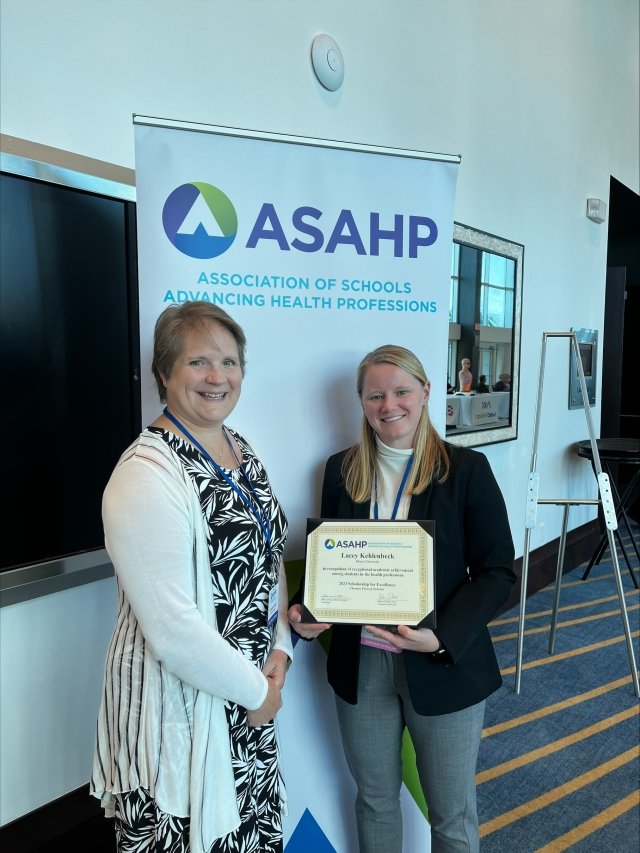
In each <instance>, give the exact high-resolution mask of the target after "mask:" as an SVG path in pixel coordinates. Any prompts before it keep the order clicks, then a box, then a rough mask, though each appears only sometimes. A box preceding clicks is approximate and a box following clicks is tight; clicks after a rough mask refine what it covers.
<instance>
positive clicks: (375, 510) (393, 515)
mask: <svg viewBox="0 0 640 853" xmlns="http://www.w3.org/2000/svg"><path fill="white" fill-rule="evenodd" d="M412 464H413V453H412V454H411V456H410V457H409V461H408V462H407V465H406V468H405V469H404V474H403V475H402V480H401V482H400V486H399V488H398V494H397V495H396V500H395V503H394V505H393V512H392V513H391V520H392V521H395V518H396V515H397V514H398V507H399V506H400V500H401V498H402V493H403V492H404V487H405V485H406V483H407V477H408V476H409V471H410V470H411V466H412ZM374 483H375V486H374V488H375V493H376V500H375V503H374V505H373V517H374V518H375V519H376V521H377V520H378V475H377V473H376V474H375V475H374Z"/></svg>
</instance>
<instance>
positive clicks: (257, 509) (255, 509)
mask: <svg viewBox="0 0 640 853" xmlns="http://www.w3.org/2000/svg"><path fill="white" fill-rule="evenodd" d="M163 414H164V415H165V417H166V418H168V419H169V420H170V421H171V423H172V424H174V425H175V426H177V427H178V429H179V430H180V432H181V433H182V434H183V435H186V437H187V438H188V439H189V441H190V442H191V444H193V445H194V446H195V447H197V448H198V450H199V451H200V453H202V455H203V456H204V457H205V458H206V459H208V460H209V462H210V463H211V465H212V466H213V469H214V471H215V472H216V473H217V474H218V476H219V477H221V478H222V479H223V480H224V481H225V483H227V485H229V486H231V488H232V489H233V491H234V492H235V493H236V494H237V495H239V497H240V498H241V499H242V501H243V503H244V504H245V505H246V506H247V507H248V508H249V509H250V510H251V512H252V513H253V515H254V517H255V519H256V521H257V522H258V524H259V526H260V530H262V533H263V535H264V538H265V541H266V543H267V549H268V551H269V556H271V525H270V524H269V516H268V515H267V512H266V510H265V508H264V507H263V506H262V504H261V503H260V498H259V497H258V495H257V494H256V490H255V489H254V488H253V484H252V482H251V480H250V479H249V477H248V475H247V472H246V471H245V468H244V465H243V464H242V463H241V462H240V460H239V459H238V455H237V453H236V451H235V448H234V446H233V444H232V443H231V440H230V439H229V435H228V433H227V430H226V428H225V427H224V425H223V427H222V433H223V435H224V437H225V438H226V440H227V444H228V445H229V447H230V448H231V452H232V453H233V455H234V457H235V460H236V462H237V463H238V468H239V470H240V473H241V474H242V476H243V478H244V480H245V482H246V484H247V486H248V487H249V491H250V492H251V496H252V498H253V500H252V499H251V498H249V497H248V496H247V495H246V494H245V493H244V492H243V491H242V489H239V488H238V486H237V485H236V484H235V483H234V482H233V480H232V479H231V478H230V477H228V476H227V475H226V474H225V472H224V471H223V470H222V468H221V467H220V466H219V465H218V463H217V462H216V461H215V459H214V458H213V457H212V456H211V454H210V453H208V452H207V451H206V450H205V449H204V447H203V446H202V445H201V444H200V442H199V441H198V439H197V438H195V437H194V436H193V435H191V433H190V432H189V431H188V430H187V429H186V427H185V426H183V424H181V423H180V421H179V420H178V419H177V418H176V417H175V416H174V415H172V414H171V412H170V411H169V407H168V406H165V408H164V411H163Z"/></svg>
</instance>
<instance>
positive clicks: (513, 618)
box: [489, 587, 640, 628]
mask: <svg viewBox="0 0 640 853" xmlns="http://www.w3.org/2000/svg"><path fill="white" fill-rule="evenodd" d="M563 589H564V587H563ZM624 595H625V598H628V597H629V596H631V595H633V596H635V595H640V590H637V589H632V590H629V591H628V592H625V594H624ZM609 601H618V596H617V595H606V596H605V597H604V598H594V599H593V601H580V602H578V603H577V604H566V605H564V607H559V608H558V613H564V612H565V611H567V610H579V609H580V608H584V607H592V606H593V605H595V604H606V603H607V602H609ZM552 613H553V608H552V607H550V608H549V609H548V610H538V611H537V612H536V613H525V622H526V621H527V619H541V618H542V617H543V616H551V614H552ZM519 621H520V615H518V616H510V617H509V618H508V619H494V621H493V622H491V623H490V624H489V627H490V628H494V627H498V626H500V625H513V624H514V623H517V622H519Z"/></svg>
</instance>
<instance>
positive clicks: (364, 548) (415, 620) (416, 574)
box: [302, 518, 436, 628]
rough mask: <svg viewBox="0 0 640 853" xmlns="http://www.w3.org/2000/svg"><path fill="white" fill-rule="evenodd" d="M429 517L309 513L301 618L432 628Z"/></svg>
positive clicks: (431, 528)
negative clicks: (403, 518) (357, 517)
mask: <svg viewBox="0 0 640 853" xmlns="http://www.w3.org/2000/svg"><path fill="white" fill-rule="evenodd" d="M434 533H435V522H434V521H387V520H380V521H374V520H367V521H363V520H358V521H354V520H350V521H342V520H337V519H323V518H309V519H307V547H306V556H305V564H306V567H305V582H304V598H303V608H302V614H303V615H302V621H303V622H331V623H345V624H355V625H409V626H411V627H416V626H418V625H420V626H421V627H423V626H424V627H429V628H434V627H435V625H436V614H435V562H434V561H435V553H434V545H433V542H434Z"/></svg>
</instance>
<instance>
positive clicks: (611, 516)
mask: <svg viewBox="0 0 640 853" xmlns="http://www.w3.org/2000/svg"><path fill="white" fill-rule="evenodd" d="M547 338H569V339H570V346H572V347H573V352H574V355H575V360H576V364H577V369H578V378H579V380H580V389H581V392H582V404H583V407H584V413H585V417H586V419H587V428H588V430H589V440H590V443H591V451H592V454H593V467H594V471H595V473H596V477H597V480H598V489H599V493H600V498H599V499H598V498H582V499H581V498H539V497H538V486H539V475H538V472H537V471H536V462H537V456H538V437H539V433H540V411H541V406H542V386H543V383H544V368H545V359H546V351H547ZM538 504H554V505H555V506H563V507H564V516H563V521H562V535H561V536H560V547H559V550H558V564H557V567H556V584H555V594H554V599H553V614H552V617H551V631H550V634H549V654H553V646H554V641H555V632H556V621H557V615H558V607H559V604H560V585H561V583H562V568H563V564H564V552H565V545H566V540H567V527H568V522H569V507H570V506H579V505H589V504H594V505H600V506H601V507H602V511H603V513H604V520H605V526H606V530H607V538H608V541H609V548H610V551H611V560H612V562H613V573H614V577H615V580H616V587H617V590H618V599H619V602H620V610H621V612H622V622H623V625H624V633H625V638H626V641H627V652H628V655H629V665H630V667H631V680H632V682H633V687H634V691H635V694H636V696H637V697H638V698H640V685H639V684H638V670H637V667H636V660H635V655H634V652H633V643H632V639H631V629H630V627H629V616H628V613H627V605H626V602H625V600H624V590H623V588H622V578H621V576H620V566H619V564H618V553H617V550H616V544H615V541H614V536H613V531H614V530H617V528H618V520H617V517H616V511H615V507H614V504H613V499H612V496H611V486H610V483H609V477H608V475H607V474H605V473H604V472H603V470H602V465H601V464H600V454H599V452H598V445H597V442H596V436H595V432H594V429H593V421H592V419H591V411H590V409H589V397H588V394H587V385H586V382H585V378H584V370H583V368H582V359H581V358H580V350H579V347H578V339H577V337H576V334H575V332H543V333H542V353H541V357H540V374H539V377H538V391H537V399H536V420H535V428H534V433H533V447H532V450H531V465H530V468H529V481H528V486H527V507H526V518H525V536H524V553H523V556H522V580H521V583H522V587H521V590H520V617H519V621H518V651H517V657H516V683H515V692H516V693H520V682H521V677H522V650H523V645H524V620H525V610H526V604H527V580H528V576H529V549H530V545H531V531H532V530H533V528H534V527H535V526H536V519H537V514H538Z"/></svg>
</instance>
